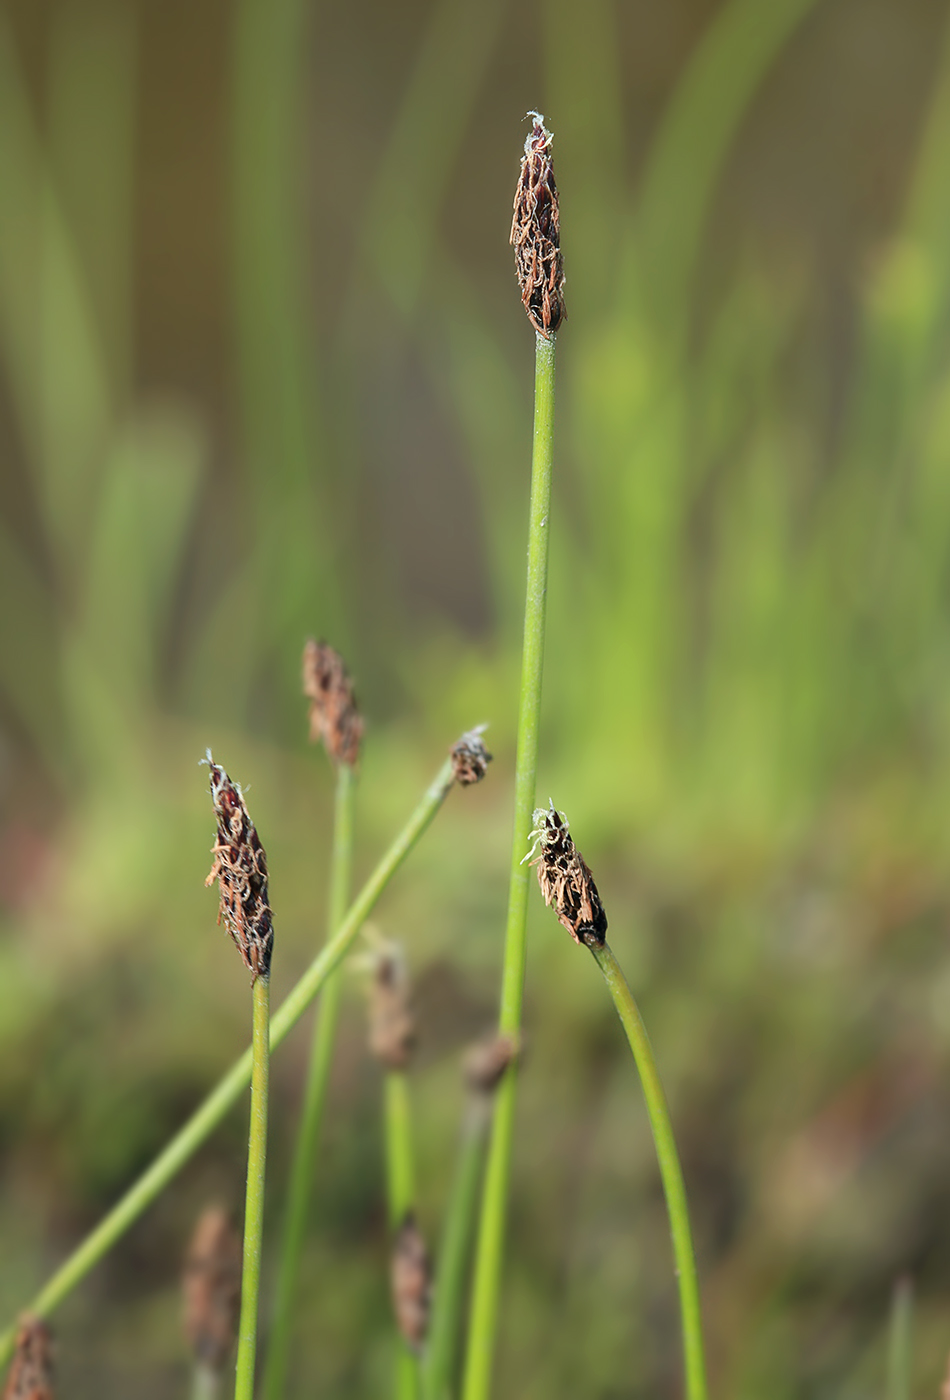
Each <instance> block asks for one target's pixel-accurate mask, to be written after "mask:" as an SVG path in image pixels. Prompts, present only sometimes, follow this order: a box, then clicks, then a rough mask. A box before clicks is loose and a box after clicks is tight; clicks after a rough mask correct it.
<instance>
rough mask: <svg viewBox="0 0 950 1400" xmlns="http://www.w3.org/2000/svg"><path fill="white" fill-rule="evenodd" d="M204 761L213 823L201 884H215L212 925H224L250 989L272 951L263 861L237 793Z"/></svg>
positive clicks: (224, 775) (263, 971)
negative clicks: (208, 867)
mask: <svg viewBox="0 0 950 1400" xmlns="http://www.w3.org/2000/svg"><path fill="white" fill-rule="evenodd" d="M204 761H205V762H206V763H207V764H208V767H209V768H210V769H211V800H212V802H213V803H214V814H215V816H216V817H217V819H218V831H217V835H216V837H215V843H214V845H213V846H212V848H211V850H212V854H213V855H214V864H213V865H212V867H211V871H210V873H209V875H208V878H207V880H205V884H206V885H210V884H213V882H214V881H215V880H217V882H218V890H219V892H220V896H221V902H220V904H219V906H218V923H220V922H221V920H222V919H223V920H224V925H225V928H226V929H227V931H228V933H229V934H230V935H231V937H232V938H233V939H234V944H235V947H236V948H237V950H238V952H239V953H240V954H241V957H242V958H243V959H244V963H245V966H246V967H247V968H248V969H249V971H250V972H251V985H252V986H253V985H254V983H255V982H256V981H257V979H258V977H265V978H266V977H268V976H269V975H270V960H271V953H272V952H273V950H274V916H273V913H272V911H271V907H270V904H269V902H268V898H267V857H266V855H265V854H264V847H263V846H262V845H261V843H260V838H259V837H258V834H257V829H256V827H255V826H254V823H253V822H252V821H251V818H250V816H249V814H248V810H247V806H246V804H245V802H244V795H243V793H242V792H241V789H240V788H239V787H238V785H237V784H236V783H232V781H231V779H230V778H229V777H228V775H227V773H225V771H224V769H223V768H219V766H218V765H217V764H216V763H215V761H214V759H213V758H212V757H211V750H210V749H209V750H208V756H207V758H206V759H205V760H204Z"/></svg>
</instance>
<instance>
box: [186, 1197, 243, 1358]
mask: <svg viewBox="0 0 950 1400" xmlns="http://www.w3.org/2000/svg"><path fill="white" fill-rule="evenodd" d="M182 1295H183V1302H184V1327H185V1336H186V1337H187V1338H188V1345H189V1346H190V1347H191V1350H192V1351H193V1353H194V1356H195V1360H196V1361H197V1362H199V1364H200V1365H202V1366H207V1367H208V1369H209V1370H211V1371H216V1372H220V1371H223V1370H224V1368H225V1366H226V1365H227V1361H228V1357H229V1356H230V1355H231V1350H232V1348H233V1346H234V1340H235V1338H236V1336H237V1324H238V1311H239V1309H240V1305H241V1237H240V1235H239V1234H238V1232H237V1230H236V1229H235V1228H234V1224H233V1222H232V1221H231V1218H230V1216H229V1215H228V1213H227V1211H225V1210H222V1209H221V1207H220V1206H208V1208H207V1209H206V1210H204V1211H202V1213H201V1215H200V1216H199V1217H198V1223H197V1225H196V1226H195V1231H194V1234H193V1235H192V1237H191V1242H190V1243H189V1245H188V1252H187V1254H186V1255H185V1267H184V1270H183V1272H182Z"/></svg>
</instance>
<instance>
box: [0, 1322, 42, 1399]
mask: <svg viewBox="0 0 950 1400" xmlns="http://www.w3.org/2000/svg"><path fill="white" fill-rule="evenodd" d="M3 1400H53V1339H52V1336H51V1335H50V1330H49V1328H48V1327H47V1326H46V1324H45V1323H44V1322H42V1321H41V1320H40V1319H39V1318H38V1317H23V1318H21V1319H20V1325H19V1327H18V1329H17V1337H16V1351H15V1352H14V1354H13V1363H12V1365H11V1366H10V1374H9V1375H8V1376H7V1383H6V1385H5V1386H4V1388H3Z"/></svg>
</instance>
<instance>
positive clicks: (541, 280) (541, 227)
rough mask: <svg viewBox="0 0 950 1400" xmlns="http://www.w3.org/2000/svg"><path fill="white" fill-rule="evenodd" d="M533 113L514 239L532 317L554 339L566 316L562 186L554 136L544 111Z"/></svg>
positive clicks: (520, 281)
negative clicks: (556, 173) (560, 210)
mask: <svg viewBox="0 0 950 1400" xmlns="http://www.w3.org/2000/svg"><path fill="white" fill-rule="evenodd" d="M528 116H529V117H533V118H534V122H533V125H532V128H531V134H530V136H528V138H527V140H526V141H525V143H524V155H523V156H522V157H521V175H520V176H519V178H518V187H517V189H516V190H515V212H514V216H513V218H512V220H511V239H510V242H511V246H512V247H513V248H514V250H515V269H516V271H517V273H518V286H519V287H520V288H521V300H522V303H523V304H524V309H525V311H527V313H528V320H529V321H530V322H531V324H532V326H534V328H535V330H536V331H537V332H538V334H539V335H543V336H544V338H545V340H550V338H551V336H552V335H553V334H554V332H555V331H556V330H557V328H558V326H559V325H560V324H561V322H562V321H563V320H564V318H565V317H566V316H567V310H566V308H565V306H564V261H563V259H562V257H561V235H560V228H559V214H558V198H557V185H555V183H554V166H553V165H552V163H551V141H552V139H553V138H552V136H551V133H550V132H549V131H547V130H546V129H545V126H544V118H543V117H542V115H541V113H540V112H529V113H528Z"/></svg>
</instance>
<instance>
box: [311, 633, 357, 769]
mask: <svg viewBox="0 0 950 1400" xmlns="http://www.w3.org/2000/svg"><path fill="white" fill-rule="evenodd" d="M303 693H304V695H306V696H307V697H308V698H309V700H310V740H311V743H314V744H315V743H316V742H317V741H318V740H319V739H322V740H323V745H324V748H325V749H326V751H327V753H328V754H329V755H330V757H331V758H332V760H333V762H334V763H345V764H347V765H348V766H349V767H350V768H355V767H356V765H357V763H358V762H359V757H360V742H361V740H362V738H363V729H364V723H363V717H362V715H361V714H360V712H359V708H358V706H357V704H356V697H355V696H354V694H353V682H352V681H351V680H350V677H349V674H348V672H347V669H346V667H345V665H344V664H343V658H342V656H340V654H339V652H336V651H334V650H333V648H332V647H331V646H327V644H326V642H315V641H314V640H313V639H312V638H311V639H310V641H308V642H307V643H306V645H305V646H304V649H303Z"/></svg>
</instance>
